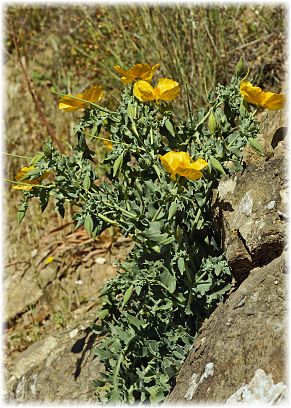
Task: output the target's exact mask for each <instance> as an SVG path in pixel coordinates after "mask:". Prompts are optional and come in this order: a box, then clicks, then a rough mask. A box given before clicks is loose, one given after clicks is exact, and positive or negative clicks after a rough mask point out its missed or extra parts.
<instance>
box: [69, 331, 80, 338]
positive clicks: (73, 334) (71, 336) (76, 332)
mask: <svg viewBox="0 0 291 408" xmlns="http://www.w3.org/2000/svg"><path fill="white" fill-rule="evenodd" d="M78 331H79V330H78V329H77V328H76V329H74V330H72V331H71V332H70V333H69V336H70V338H71V339H72V338H73V337H75V336H77V334H78Z"/></svg>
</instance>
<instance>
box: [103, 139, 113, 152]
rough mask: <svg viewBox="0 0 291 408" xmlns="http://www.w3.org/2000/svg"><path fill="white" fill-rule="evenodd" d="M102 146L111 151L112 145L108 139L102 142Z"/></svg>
mask: <svg viewBox="0 0 291 408" xmlns="http://www.w3.org/2000/svg"><path fill="white" fill-rule="evenodd" d="M103 144H104V146H105V147H107V149H109V150H112V149H113V144H112V142H111V140H110V139H105V140H104V141H103Z"/></svg>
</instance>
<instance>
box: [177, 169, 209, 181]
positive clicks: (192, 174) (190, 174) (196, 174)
mask: <svg viewBox="0 0 291 408" xmlns="http://www.w3.org/2000/svg"><path fill="white" fill-rule="evenodd" d="M177 174H179V175H180V176H183V177H187V178H188V179H190V180H198V179H200V178H201V177H202V176H203V174H202V172H201V171H199V170H195V169H193V168H178V169H177Z"/></svg>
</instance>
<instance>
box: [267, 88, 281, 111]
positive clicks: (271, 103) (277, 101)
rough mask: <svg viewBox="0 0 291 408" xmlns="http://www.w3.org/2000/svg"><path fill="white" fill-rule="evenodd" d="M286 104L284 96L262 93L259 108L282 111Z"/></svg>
mask: <svg viewBox="0 0 291 408" xmlns="http://www.w3.org/2000/svg"><path fill="white" fill-rule="evenodd" d="M285 103H286V99H285V95H282V94H276V93H273V92H269V91H267V92H263V96H262V101H261V106H262V107H263V108H266V109H269V110H277V109H282V108H283V107H284V105H285Z"/></svg>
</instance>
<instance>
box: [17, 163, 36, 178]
mask: <svg viewBox="0 0 291 408" xmlns="http://www.w3.org/2000/svg"><path fill="white" fill-rule="evenodd" d="M33 169H34V166H29V167H23V168H22V169H21V170H20V171H19V172H18V173H17V174H16V176H15V180H17V181H20V180H21V179H22V178H23V177H24V176H25V175H26V173H28V172H29V171H31V170H33Z"/></svg>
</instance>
